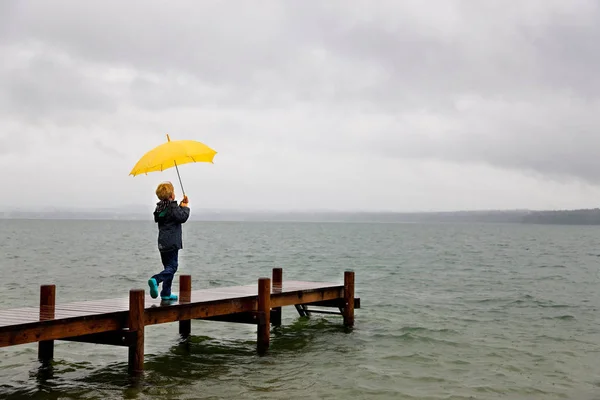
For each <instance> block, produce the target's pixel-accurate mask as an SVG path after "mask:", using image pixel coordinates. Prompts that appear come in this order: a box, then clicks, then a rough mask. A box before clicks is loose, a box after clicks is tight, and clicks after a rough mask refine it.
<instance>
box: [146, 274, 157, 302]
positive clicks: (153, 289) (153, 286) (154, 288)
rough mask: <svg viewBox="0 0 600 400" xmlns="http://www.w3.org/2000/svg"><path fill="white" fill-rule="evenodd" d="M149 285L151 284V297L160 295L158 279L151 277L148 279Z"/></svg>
mask: <svg viewBox="0 0 600 400" xmlns="http://www.w3.org/2000/svg"><path fill="white" fill-rule="evenodd" d="M148 286H150V297H152V298H153V299H155V298H157V297H158V284H157V283H156V279H154V278H150V279H148Z"/></svg>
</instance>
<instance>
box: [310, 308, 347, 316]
mask: <svg viewBox="0 0 600 400" xmlns="http://www.w3.org/2000/svg"><path fill="white" fill-rule="evenodd" d="M305 311H306V312H308V313H309V315H310V314H313V313H314V314H330V315H343V314H342V313H341V312H337V311H328V310H315V309H314V308H311V309H310V310H308V309H305Z"/></svg>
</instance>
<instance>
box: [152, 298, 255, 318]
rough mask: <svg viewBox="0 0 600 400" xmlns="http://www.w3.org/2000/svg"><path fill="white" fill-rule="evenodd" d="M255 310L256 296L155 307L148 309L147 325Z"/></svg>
mask: <svg viewBox="0 0 600 400" xmlns="http://www.w3.org/2000/svg"><path fill="white" fill-rule="evenodd" d="M254 310H256V296H253V297H246V298H241V299H229V300H215V301H210V302H201V303H190V304H182V305H176V306H175V305H174V306H167V307H154V308H147V309H146V313H145V324H146V325H155V324H164V323H167V322H175V321H179V320H182V319H203V318H208V317H215V316H219V315H226V314H235V313H240V312H248V311H254Z"/></svg>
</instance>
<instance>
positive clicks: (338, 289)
mask: <svg viewBox="0 0 600 400" xmlns="http://www.w3.org/2000/svg"><path fill="white" fill-rule="evenodd" d="M343 297H344V287H343V286H335V287H328V288H323V289H319V290H317V289H307V290H302V291H298V292H284V293H281V294H275V293H274V294H273V296H272V297H271V307H285V306H293V305H296V304H308V303H313V302H315V301H326V300H335V299H339V298H343Z"/></svg>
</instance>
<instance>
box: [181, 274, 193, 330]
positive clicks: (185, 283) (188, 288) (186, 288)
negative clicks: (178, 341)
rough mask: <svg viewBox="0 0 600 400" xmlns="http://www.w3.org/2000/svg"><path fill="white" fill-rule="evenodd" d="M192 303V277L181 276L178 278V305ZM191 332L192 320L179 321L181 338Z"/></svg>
mask: <svg viewBox="0 0 600 400" xmlns="http://www.w3.org/2000/svg"><path fill="white" fill-rule="evenodd" d="M190 301H192V276H191V275H181V276H180V277H179V303H180V304H183V303H189V302H190ZM191 332H192V320H190V319H182V320H181V321H179V334H180V335H181V337H182V338H187V337H188V336H190V333H191Z"/></svg>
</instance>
